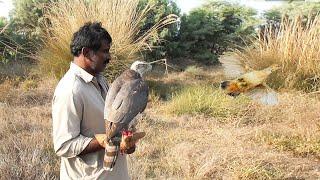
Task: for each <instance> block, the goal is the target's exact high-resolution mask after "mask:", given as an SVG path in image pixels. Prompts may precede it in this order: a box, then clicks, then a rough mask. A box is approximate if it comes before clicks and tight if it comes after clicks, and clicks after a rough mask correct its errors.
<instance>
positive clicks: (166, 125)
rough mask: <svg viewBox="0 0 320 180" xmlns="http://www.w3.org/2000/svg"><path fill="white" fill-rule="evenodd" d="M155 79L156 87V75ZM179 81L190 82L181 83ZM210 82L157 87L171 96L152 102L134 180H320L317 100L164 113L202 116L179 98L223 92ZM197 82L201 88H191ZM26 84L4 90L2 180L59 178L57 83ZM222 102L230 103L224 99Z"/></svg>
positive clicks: (285, 97) (287, 97)
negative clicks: (54, 120) (54, 111)
mask: <svg viewBox="0 0 320 180" xmlns="http://www.w3.org/2000/svg"><path fill="white" fill-rule="evenodd" d="M213 74H214V73H213ZM216 75H219V73H218V72H217V73H216ZM205 77H210V76H205ZM149 78H150V79H149V80H150V81H152V80H154V79H153V78H154V77H152V76H150V77H149ZM180 78H182V81H184V79H183V78H186V79H188V81H187V80H186V81H185V82H186V84H183V83H182V82H181V80H180ZM218 79H219V78H217V80H218ZM211 80H212V79H210V80H207V79H205V80H199V79H197V78H196V77H194V76H189V75H188V74H187V73H186V72H182V73H174V74H169V76H167V77H164V78H163V79H162V81H161V82H159V84H157V85H156V82H153V83H154V86H152V87H151V88H152V89H153V90H154V91H157V89H162V90H161V91H163V94H165V93H170V92H171V93H173V95H172V96H171V97H170V98H167V99H163V98H160V97H159V98H157V99H156V100H157V103H154V102H151V103H149V105H148V107H147V109H146V114H147V115H146V116H144V117H143V118H142V119H141V121H140V123H139V124H138V126H139V127H138V128H139V129H141V130H144V131H146V133H147V136H146V137H145V138H144V139H143V140H141V141H140V142H139V144H138V148H137V151H136V152H135V153H134V154H133V155H130V156H129V158H128V159H129V166H130V174H131V176H132V178H133V179H285V178H289V179H290V178H291V179H316V178H318V177H319V176H320V172H319V169H318V167H319V165H318V164H319V155H320V151H319V147H320V146H319V141H318V139H319V135H320V133H319V132H320V131H319V123H318V121H319V119H320V114H319V107H320V106H319V105H320V104H319V99H317V97H310V95H306V94H300V93H297V92H291V93H282V94H280V104H279V105H277V106H263V105H259V104H256V103H254V102H251V101H249V102H247V100H246V101H242V100H241V98H240V99H228V100H227V101H230V103H222V104H221V105H220V104H219V103H218V102H215V104H216V106H220V108H226V111H228V108H230V106H231V107H232V108H233V110H234V111H235V112H237V109H238V110H239V111H238V113H235V114H233V113H226V114H220V113H213V114H209V115H208V114H206V112H207V111H203V112H202V114H200V113H199V112H197V113H191V115H190V113H188V112H183V113H179V115H178V114H175V111H173V112H172V113H171V114H168V113H166V111H163V108H166V107H167V106H168V104H170V103H181V106H184V107H186V108H189V109H192V107H193V108H194V109H196V108H197V106H194V105H193V104H185V105H183V104H182V102H184V99H181V101H180V102H179V100H178V99H177V98H176V96H181V93H179V92H183V91H184V89H185V88H187V90H186V91H189V92H192V91H199V93H201V92H202V90H203V89H205V90H207V91H208V92H212V93H213V94H214V93H218V92H216V91H217V89H216V88H217V87H216V86H209V85H208V84H206V83H207V82H209V81H211ZM29 81H31V80H29ZM173 82H177V83H180V84H179V88H177V89H168V88H166V87H170V83H173ZM193 82H197V83H199V86H201V87H199V88H193V87H192V88H190V86H192V84H193ZM24 83H27V84H29V83H30V82H26V81H24V82H22V83H21V82H20V83H16V82H10V81H6V82H5V83H2V84H1V85H0V92H1V93H0V99H1V100H0V102H1V105H0V141H1V142H0V143H1V144H2V145H1V147H0V174H1V176H0V179H57V178H58V171H59V160H58V159H59V158H58V157H57V156H56V155H55V154H54V152H53V145H52V139H51V138H52V137H51V109H50V101H51V96H52V93H53V88H54V87H55V85H56V83H57V81H56V80H43V81H41V82H38V83H37V86H36V87H33V86H31V87H30V86H27V87H28V88H25V87H26V85H23V84H24ZM202 86H203V87H202ZM206 88H207V89H206ZM209 88H212V90H209ZM157 92H158V91H157ZM182 94H183V93H182ZM158 95H160V94H156V93H155V94H154V96H158ZM207 96H210V95H209V93H208V94H207ZM213 96H214V95H213ZM191 98H192V97H190V99H191ZM216 98H218V99H217V100H221V99H223V98H227V97H224V96H223V95H222V94H221V97H218V96H216ZM30 99H31V100H30ZM196 99H198V101H205V102H208V101H211V100H212V99H209V98H207V99H209V100H207V99H202V98H198V97H197V96H194V99H193V100H192V101H193V102H196V103H198V102H197V100H196ZM151 100H152V99H151ZM232 100H234V101H232ZM152 101H153V100H152ZM232 102H234V104H233V105H232ZM234 105H236V106H234ZM179 106H180V105H179ZM177 112H178V111H177ZM239 112H241V113H239ZM222 120H223V121H222Z"/></svg>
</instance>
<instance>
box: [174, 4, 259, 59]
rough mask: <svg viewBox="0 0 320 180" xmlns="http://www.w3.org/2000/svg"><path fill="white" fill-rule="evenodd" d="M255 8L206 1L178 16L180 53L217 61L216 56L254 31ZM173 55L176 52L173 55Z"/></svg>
mask: <svg viewBox="0 0 320 180" xmlns="http://www.w3.org/2000/svg"><path fill="white" fill-rule="evenodd" d="M255 15H256V11H254V10H253V9H251V8H246V7H243V6H239V5H237V4H233V3H229V2H226V1H208V2H207V4H205V5H204V6H202V7H200V8H197V9H195V10H193V11H191V12H190V14H189V15H183V16H182V17H181V27H180V32H179V44H178V45H176V49H179V50H178V52H182V53H181V55H184V56H188V57H191V58H194V59H196V60H198V61H200V62H204V63H218V57H219V55H221V54H222V53H223V52H225V51H226V50H227V49H228V48H230V47H234V46H235V44H237V45H241V44H242V42H243V39H245V38H246V37H249V36H251V35H252V34H253V33H254V28H253V25H255V24H256V22H257V19H256V18H255ZM175 56H177V55H175Z"/></svg>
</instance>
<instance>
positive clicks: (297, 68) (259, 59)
mask: <svg viewBox="0 0 320 180" xmlns="http://www.w3.org/2000/svg"><path fill="white" fill-rule="evenodd" d="M307 19H308V20H307V21H305V20H303V18H301V16H296V17H294V18H293V19H290V20H288V19H286V18H283V19H282V22H281V26H280V28H279V30H278V33H275V32H276V31H277V30H275V29H273V28H272V27H271V26H270V27H269V28H267V30H266V31H265V35H264V37H261V38H258V39H256V40H255V41H254V42H253V45H252V46H248V47H245V48H243V50H241V51H237V52H236V53H237V55H238V56H239V57H240V59H241V61H242V62H243V63H244V64H245V65H248V66H249V67H251V68H253V69H262V68H265V67H267V66H269V65H271V64H273V63H277V64H279V65H281V67H282V68H281V70H280V71H278V72H277V73H276V74H275V75H274V77H273V78H270V82H269V83H270V84H271V85H272V86H273V87H274V88H279V87H284V88H288V89H296V90H303V91H307V92H310V91H317V90H319V87H320V46H319V44H320V17H319V16H315V17H311V16H309V17H308V18H307Z"/></svg>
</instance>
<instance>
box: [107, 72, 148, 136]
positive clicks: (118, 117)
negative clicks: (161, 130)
mask: <svg viewBox="0 0 320 180" xmlns="http://www.w3.org/2000/svg"><path fill="white" fill-rule="evenodd" d="M112 86H113V85H112ZM115 90H117V89H116V88H115ZM110 91H112V87H111V89H110ZM112 95H113V96H112ZM114 95H115V96H114ZM108 96H110V97H108ZM113 97H114V98H113ZM112 100H113V101H112ZM107 101H111V102H107ZM147 101H148V86H147V84H146V82H145V81H143V80H142V79H141V78H138V79H133V80H129V81H124V83H123V84H122V85H121V87H120V89H119V91H118V92H117V93H114V92H110V93H108V95H107V98H106V107H105V119H106V120H107V121H110V122H112V123H113V124H114V125H115V127H113V128H111V129H113V130H111V131H112V132H109V133H108V134H110V136H109V137H110V138H111V137H113V136H114V135H116V134H117V133H118V132H119V131H120V130H122V129H123V128H128V125H129V123H130V121H131V120H132V119H133V118H134V117H135V116H136V115H137V114H138V113H140V112H142V111H144V109H145V108H146V105H147Z"/></svg>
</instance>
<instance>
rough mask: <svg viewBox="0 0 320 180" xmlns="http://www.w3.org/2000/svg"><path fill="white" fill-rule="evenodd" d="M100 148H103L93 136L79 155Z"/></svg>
mask: <svg viewBox="0 0 320 180" xmlns="http://www.w3.org/2000/svg"><path fill="white" fill-rule="evenodd" d="M101 149H104V147H103V146H102V145H101V144H100V143H99V142H98V140H97V139H96V138H93V139H92V140H91V141H90V143H89V144H88V145H87V147H86V148H85V149H84V150H83V151H82V152H81V153H80V154H79V155H85V154H88V153H92V152H96V151H99V150H101Z"/></svg>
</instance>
